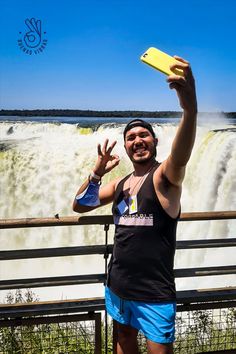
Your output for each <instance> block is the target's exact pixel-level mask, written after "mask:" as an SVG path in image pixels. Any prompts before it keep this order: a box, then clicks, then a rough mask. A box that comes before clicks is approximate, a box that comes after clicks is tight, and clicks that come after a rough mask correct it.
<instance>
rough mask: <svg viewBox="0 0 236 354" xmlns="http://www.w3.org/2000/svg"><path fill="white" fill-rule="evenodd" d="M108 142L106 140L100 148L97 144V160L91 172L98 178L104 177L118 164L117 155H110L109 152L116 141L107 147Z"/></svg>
mask: <svg viewBox="0 0 236 354" xmlns="http://www.w3.org/2000/svg"><path fill="white" fill-rule="evenodd" d="M108 142H109V140H108V139H106V140H105V142H104V144H103V147H102V148H101V144H98V147H97V149H98V159H97V162H96V165H95V167H94V169H93V172H94V173H95V174H96V175H98V176H100V177H101V178H102V176H104V175H105V174H106V173H107V172H110V171H111V170H112V169H113V168H114V167H116V166H117V165H118V164H119V162H120V158H119V156H118V155H112V154H111V152H112V150H113V148H114V146H115V145H116V141H114V142H113V143H111V145H110V146H109V147H108Z"/></svg>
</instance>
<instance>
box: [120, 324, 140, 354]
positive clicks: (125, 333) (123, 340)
mask: <svg viewBox="0 0 236 354" xmlns="http://www.w3.org/2000/svg"><path fill="white" fill-rule="evenodd" d="M116 328H117V354H138V341H137V335H138V330H137V329H135V328H133V327H131V326H127V325H123V324H121V323H119V322H117V321H116Z"/></svg>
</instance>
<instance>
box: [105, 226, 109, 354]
mask: <svg viewBox="0 0 236 354" xmlns="http://www.w3.org/2000/svg"><path fill="white" fill-rule="evenodd" d="M108 230H109V224H105V225H104V231H105V253H104V259H105V282H104V285H106V281H107V266H108V257H109V252H108ZM107 342H108V323H107V310H106V307H105V354H107V353H108V347H107V344H108V343H107Z"/></svg>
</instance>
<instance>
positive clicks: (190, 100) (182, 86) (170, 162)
mask: <svg viewBox="0 0 236 354" xmlns="http://www.w3.org/2000/svg"><path fill="white" fill-rule="evenodd" d="M175 58H176V59H177V60H178V63H177V64H175V65H173V66H172V67H171V69H174V68H178V69H182V70H183V72H184V77H182V76H177V75H171V76H169V77H168V78H167V82H168V83H169V86H170V88H171V89H175V90H176V92H177V95H178V98H179V103H180V106H181V107H182V108H183V116H182V119H181V121H180V124H179V127H178V129H177V133H176V135H175V138H174V141H173V144H172V147H171V153H170V155H169V157H168V158H167V160H166V161H164V163H163V167H162V168H163V174H164V175H165V176H166V177H167V179H168V180H169V181H170V183H172V184H174V185H177V186H179V185H181V183H182V181H183V178H184V174H185V167H186V164H187V162H188V160H189V158H190V155H191V152H192V148H193V144H194V141H195V135H196V121H197V98H196V91H195V82H194V77H193V74H192V70H191V67H190V65H189V63H188V62H187V61H186V60H184V59H182V58H180V57H177V56H175Z"/></svg>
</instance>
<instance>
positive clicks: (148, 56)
mask: <svg viewBox="0 0 236 354" xmlns="http://www.w3.org/2000/svg"><path fill="white" fill-rule="evenodd" d="M140 59H141V60H142V62H144V63H145V64H148V65H150V66H152V67H153V68H154V69H157V70H159V71H161V72H162V73H164V74H166V75H173V74H176V75H180V76H184V72H183V70H181V69H174V70H173V71H171V70H170V65H172V64H175V63H176V62H178V61H177V60H176V59H175V58H174V57H171V56H170V55H168V54H166V53H164V52H162V51H161V50H159V49H156V48H153V47H151V48H149V49H148V50H146V52H145V53H144V54H143V55H142V56H141V57H140Z"/></svg>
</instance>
